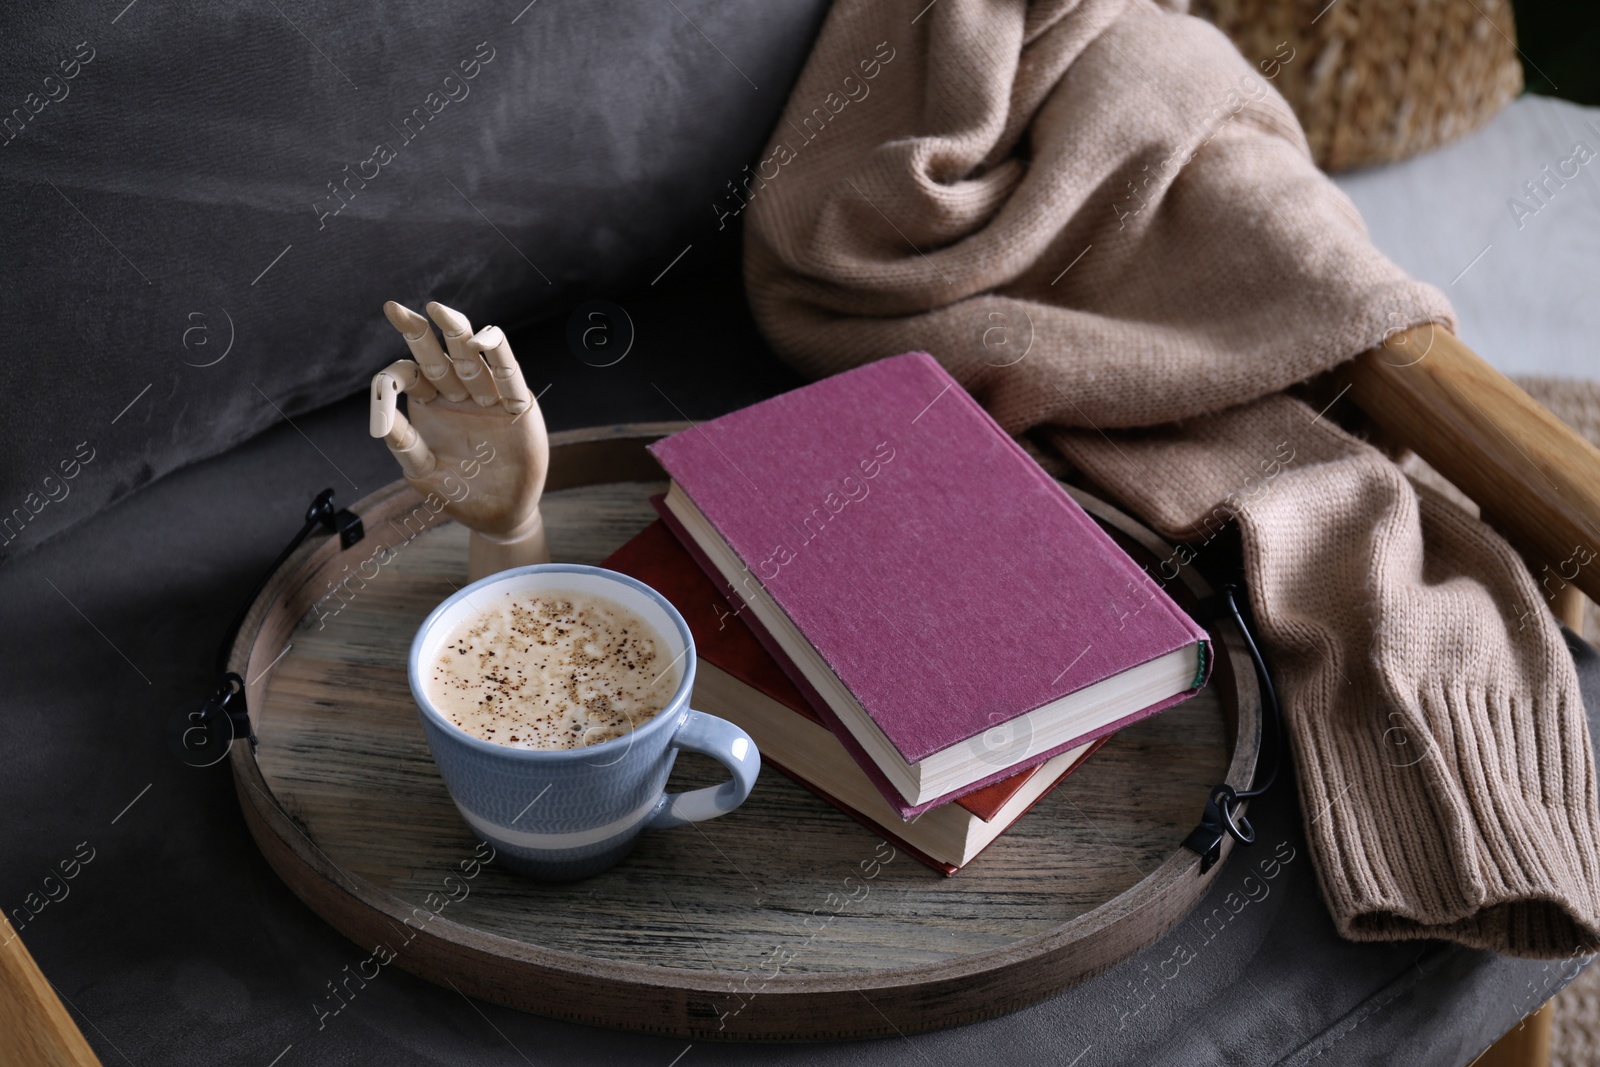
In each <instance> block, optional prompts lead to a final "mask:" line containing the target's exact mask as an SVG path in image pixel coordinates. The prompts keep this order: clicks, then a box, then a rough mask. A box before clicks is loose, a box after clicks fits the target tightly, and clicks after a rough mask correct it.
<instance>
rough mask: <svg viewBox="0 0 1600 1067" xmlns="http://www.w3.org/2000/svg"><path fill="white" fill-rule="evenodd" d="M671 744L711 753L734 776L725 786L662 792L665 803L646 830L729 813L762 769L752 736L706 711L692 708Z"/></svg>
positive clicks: (740, 802)
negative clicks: (680, 791)
mask: <svg viewBox="0 0 1600 1067" xmlns="http://www.w3.org/2000/svg"><path fill="white" fill-rule="evenodd" d="M667 743H668V744H669V745H671V746H673V747H674V748H681V749H687V750H688V751H690V752H699V753H701V754H702V755H706V756H710V757H711V758H712V759H714V760H716V761H717V762H719V763H721V764H722V765H723V766H724V767H726V768H728V770H729V771H730V772H731V773H732V774H733V778H732V780H731V781H727V782H723V783H722V784H721V785H708V786H706V787H705V788H703V789H691V790H689V791H688V792H685V793H664V794H662V797H661V800H662V806H661V807H659V808H657V809H656V813H655V814H654V815H653V816H651V818H650V821H649V823H647V824H646V826H645V828H646V829H648V830H664V829H666V828H667V827H669V826H682V825H684V824H685V823H691V822H704V821H705V820H707V819H715V818H716V817H717V816H718V815H726V814H728V812H730V811H732V810H733V809H734V808H737V807H738V806H739V805H740V804H743V803H744V802H745V800H746V798H748V797H749V796H750V790H752V789H754V788H755V784H756V775H757V774H759V773H760V772H761V753H760V752H759V751H757V750H756V743H755V742H754V741H752V740H750V735H749V734H747V733H745V732H744V731H743V730H741V729H739V728H738V727H737V726H735V725H734V724H733V723H731V722H729V721H728V720H727V719H719V718H717V717H716V716H715V715H707V714H706V713H705V712H703V711H690V712H689V714H688V715H686V716H684V719H683V722H681V723H679V724H678V729H677V732H675V733H674V734H673V735H672V740H671V741H669V742H667Z"/></svg>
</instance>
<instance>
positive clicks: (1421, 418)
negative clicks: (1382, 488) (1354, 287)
mask: <svg viewBox="0 0 1600 1067" xmlns="http://www.w3.org/2000/svg"><path fill="white" fill-rule="evenodd" d="M1345 373H1346V374H1347V376H1348V381H1349V383H1350V396H1351V399H1353V400H1354V401H1355V402H1356V403H1357V404H1358V405H1360V406H1361V408H1362V409H1363V410H1364V411H1366V413H1367V414H1368V415H1370V416H1371V417H1372V418H1373V419H1374V420H1375V421H1376V422H1377V423H1378V424H1379V425H1381V426H1382V427H1383V428H1384V429H1385V430H1386V431H1387V432H1389V433H1390V434H1392V435H1393V436H1394V437H1395V438H1396V439H1397V440H1398V441H1399V442H1400V443H1402V444H1404V445H1406V446H1407V447H1409V448H1410V449H1412V451H1414V452H1416V453H1417V455H1419V456H1421V457H1422V458H1423V459H1425V460H1427V462H1428V463H1429V464H1430V465H1431V466H1433V467H1434V469H1436V470H1437V471H1438V472H1439V473H1440V474H1442V475H1444V476H1445V477H1446V478H1448V479H1449V480H1450V481H1451V482H1453V483H1455V485H1456V486H1457V487H1458V488H1459V489H1460V490H1461V491H1462V492H1464V493H1466V494H1467V495H1468V496H1469V497H1471V498H1472V499H1473V500H1475V501H1477V503H1478V506H1479V508H1481V509H1482V512H1483V517H1484V519H1485V520H1486V521H1488V522H1489V523H1490V524H1491V525H1493V526H1494V527H1495V528H1496V529H1498V530H1499V531H1500V532H1501V533H1503V534H1504V535H1505V537H1506V539H1507V540H1508V541H1510V542H1511V543H1512V544H1513V545H1515V546H1516V547H1517V549H1518V550H1520V551H1521V552H1522V554H1523V556H1524V558H1526V559H1527V560H1528V563H1529V566H1530V567H1531V568H1532V570H1533V572H1534V578H1535V580H1536V581H1539V582H1541V584H1542V585H1543V587H1544V589H1545V592H1546V593H1547V594H1548V595H1549V596H1551V597H1554V596H1555V595H1557V594H1558V593H1559V592H1560V590H1561V589H1562V588H1563V587H1565V586H1566V585H1567V584H1569V583H1570V584H1571V585H1575V586H1577V587H1578V588H1579V589H1581V590H1583V592H1585V593H1587V594H1588V595H1589V596H1590V597H1592V598H1596V599H1600V449H1596V448H1595V446H1594V445H1593V444H1591V443H1589V441H1587V440H1586V439H1584V438H1583V437H1582V436H1580V435H1579V434H1578V433H1577V432H1576V431H1574V430H1573V429H1572V428H1571V427H1569V426H1567V425H1566V424H1565V423H1563V422H1562V421H1561V420H1560V419H1558V418H1556V417H1555V416H1554V415H1552V414H1550V412H1548V411H1546V410H1545V409H1544V408H1543V407H1540V406H1539V404H1538V403H1537V402H1536V401H1535V400H1534V399H1533V398H1532V397H1530V396H1529V395H1528V394H1527V393H1525V392H1523V391H1522V390H1521V389H1520V388H1518V386H1517V385H1516V384H1515V383H1514V382H1512V381H1511V379H1509V378H1507V377H1506V376H1505V375H1503V374H1501V373H1500V372H1499V371H1497V370H1495V369H1494V368H1493V367H1491V366H1490V365H1489V364H1488V363H1487V362H1485V361H1484V360H1483V358H1482V357H1480V356H1478V355H1477V354H1476V353H1474V352H1473V351H1472V350H1471V349H1470V348H1468V347H1467V346H1466V345H1464V344H1462V343H1461V342H1460V341H1459V340H1457V339H1456V337H1455V336H1454V335H1452V334H1451V333H1449V332H1448V331H1446V330H1445V329H1444V328H1443V327H1434V326H1422V327H1418V328H1416V329H1413V330H1408V331H1406V332H1404V333H1400V334H1396V335H1395V336H1393V337H1391V338H1389V339H1388V340H1387V341H1386V342H1385V343H1384V344H1383V345H1382V346H1381V347H1379V348H1375V349H1372V350H1371V351H1369V352H1366V353H1363V354H1362V355H1360V356H1358V357H1356V359H1355V360H1354V362H1352V363H1351V364H1349V365H1348V367H1347V369H1346V371H1345Z"/></svg>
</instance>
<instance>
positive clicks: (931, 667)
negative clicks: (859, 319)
mask: <svg viewBox="0 0 1600 1067" xmlns="http://www.w3.org/2000/svg"><path fill="white" fill-rule="evenodd" d="M651 451H652V452H653V453H654V455H655V456H656V458H657V459H658V460H659V461H660V463H661V465H662V466H663V467H664V468H665V469H666V470H667V472H668V473H669V474H670V475H671V476H672V479H673V484H672V488H671V490H670V491H669V492H668V494H667V496H666V499H665V501H664V504H663V509H662V510H663V516H664V517H666V518H668V519H669V522H670V525H672V526H673V528H674V532H675V533H678V534H679V535H680V536H681V537H682V538H683V540H684V544H685V546H686V547H688V548H690V549H691V551H692V552H693V553H694V554H695V556H696V559H697V560H698V561H700V562H701V563H702V564H703V565H705V566H707V567H708V573H710V574H713V575H716V576H717V577H718V578H719V579H720V582H719V584H720V585H724V586H725V587H726V588H728V589H731V590H732V592H733V593H734V594H735V595H736V597H737V598H738V599H739V600H740V601H742V604H743V607H742V610H741V614H742V616H743V617H744V618H745V621H746V622H747V623H748V624H749V625H750V627H751V629H752V630H753V631H755V632H756V634H757V636H758V637H760V638H761V639H762V641H763V643H764V644H765V645H766V646H767V647H768V650H769V651H771V652H772V653H773V654H774V658H775V659H776V660H777V661H778V663H779V664H780V665H781V666H782V667H783V668H784V670H785V671H786V672H787V673H788V674H789V676H790V679H791V680H792V681H793V682H794V683H795V684H796V686H797V687H798V688H799V689H800V691H801V692H802V693H804V694H805V695H806V696H807V698H808V699H810V701H811V702H812V703H813V704H814V705H816V707H817V710H819V711H820V712H821V713H822V714H823V717H824V718H826V719H828V720H829V723H828V725H829V726H830V727H832V728H833V730H834V732H835V733H836V734H838V735H839V737H840V740H841V741H843V742H844V743H845V744H846V747H847V748H849V749H850V750H851V752H852V754H853V755H855V756H856V758H857V760H858V761H859V762H861V765H862V767H863V769H865V770H866V771H867V772H868V774H869V776H870V777H872V778H873V780H874V781H875V782H876V783H877V784H878V786H879V788H880V790H882V792H883V794H884V796H885V798H886V799H887V800H889V802H890V803H891V804H892V805H893V806H894V807H895V808H896V810H898V811H899V812H900V813H901V814H902V816H906V817H909V816H911V815H915V814H917V813H920V812H922V811H926V810H928V809H930V808H932V807H935V806H937V805H939V804H942V803H945V802H947V801H949V800H951V799H954V798H956V797H959V796H963V795H965V794H967V793H970V792H972V791H974V790H976V789H977V788H979V787H981V786H984V785H988V784H991V783H993V782H996V781H999V780H1001V779H1003V778H1006V777H1009V776H1010V775H1012V774H1015V773H1016V772H1017V771H1018V770H1021V769H1024V768H1027V767H1031V766H1037V765H1038V764H1040V763H1043V762H1045V761H1046V760H1048V759H1050V758H1052V757H1054V756H1056V755H1059V754H1061V753H1063V752H1067V751H1070V750H1073V749H1076V748H1079V747H1081V746H1083V745H1085V744H1088V743H1089V742H1092V741H1094V740H1096V739H1098V738H1101V737H1104V736H1107V735H1109V734H1111V733H1114V732H1115V731H1117V730H1119V729H1121V728H1122V727H1124V726H1126V725H1128V724H1130V723H1132V722H1136V721H1138V720H1139V719H1141V718H1144V717H1145V716H1147V715H1150V714H1153V713H1155V712H1157V711H1159V710H1161V709H1163V708H1165V707H1169V706H1171V705H1172V704H1174V703H1177V702H1178V701H1180V700H1182V699H1184V698H1185V697H1187V696H1189V695H1190V694H1192V693H1193V692H1195V691H1196V690H1197V689H1199V687H1200V686H1201V685H1203V684H1204V682H1205V679H1206V677H1207V674H1208V672H1209V666H1210V657H1209V649H1208V643H1207V638H1206V635H1205V632H1204V631H1203V630H1202V629H1201V628H1200V627H1199V626H1198V625H1197V624H1196V623H1195V622H1194V621H1193V620H1191V619H1189V617H1188V616H1186V615H1185V614H1184V613H1183V612H1182V611H1181V610H1179V608H1178V607H1177V605H1175V604H1173V603H1172V601H1171V600H1170V599H1169V598H1168V597H1167V596H1166V594H1165V593H1163V592H1162V591H1161V589H1160V588H1159V587H1158V586H1157V585H1156V584H1155V582H1154V581H1153V580H1152V579H1151V578H1150V577H1149V576H1148V575H1147V574H1145V573H1144V572H1143V571H1142V570H1141V569H1140V568H1139V567H1138V566H1137V565H1136V564H1134V563H1133V561H1132V560H1130V559H1129V558H1128V557H1127V555H1126V554H1125V553H1123V551H1122V550H1121V549H1120V548H1118V547H1117V546H1116V545H1115V543H1113V542H1112V540H1111V538H1110V537H1109V536H1107V535H1106V533H1105V532H1104V531H1102V530H1101V529H1100V528H1099V526H1098V525H1096V524H1095V522H1094V521H1093V520H1092V519H1090V518H1089V516H1088V515H1086V514H1085V513H1084V512H1083V510H1082V508H1080V507H1079V506H1078V505H1077V503H1076V502H1074V501H1073V500H1072V498H1071V497H1070V496H1068V495H1067V494H1066V492H1065V491H1063V490H1062V489H1061V487H1060V486H1059V485H1057V484H1056V483H1055V481H1054V480H1053V479H1051V478H1050V476H1049V475H1048V474H1046V473H1045V472H1044V471H1043V470H1042V469H1041V468H1040V467H1039V466H1038V464H1036V463H1034V461H1033V460H1032V459H1030V458H1029V457H1028V455H1027V454H1026V453H1025V452H1023V451H1022V449H1021V448H1020V447H1019V446H1018V445H1017V444H1016V442H1014V441H1012V440H1011V438H1010V437H1009V436H1007V435H1006V433H1005V432H1004V431H1003V430H1001V429H1000V427H999V426H998V425H997V424H995V422H994V421H993V420H992V419H990V418H989V416H988V415H987V414H986V413H985V412H984V411H983V409H982V408H981V407H979V406H978V404H977V402H976V401H974V400H973V399H972V398H971V397H970V396H969V395H968V394H967V393H966V391H965V390H963V389H962V388H961V386H960V385H958V384H957V383H956V382H955V381H954V379H952V378H951V377H950V376H949V375H948V374H946V373H945V371H944V370H943V368H941V367H940V366H939V365H938V363H937V362H935V361H934V360H933V358H932V357H930V356H928V355H926V354H924V353H910V354H907V355H903V356H896V357H893V358H891V359H885V360H881V361H879V362H877V363H872V364H868V365H867V366H864V367H859V368H856V369H855V370H852V371H848V372H846V373H844V374H839V375H836V376H834V377H832V378H827V379H824V380H822V381H819V382H815V383H812V384H811V385H807V386H804V387H802V388H800V389H796V390H794V391H792V392H789V393H786V394H784V395H782V396H778V397H774V398H773V399H771V400H767V401H763V402H762V403H759V404H755V405H753V406H751V407H748V408H744V409H742V410H740V411H736V412H733V413H732V414H729V415H725V416H723V417H721V418H719V419H714V420H712V421H710V422H707V423H703V424H701V425H699V426H697V427H694V428H693V429H690V430H687V431H684V432H682V433H678V434H674V435H673V436H671V437H669V438H666V439H665V440H662V441H659V442H657V443H656V444H654V445H653V446H651Z"/></svg>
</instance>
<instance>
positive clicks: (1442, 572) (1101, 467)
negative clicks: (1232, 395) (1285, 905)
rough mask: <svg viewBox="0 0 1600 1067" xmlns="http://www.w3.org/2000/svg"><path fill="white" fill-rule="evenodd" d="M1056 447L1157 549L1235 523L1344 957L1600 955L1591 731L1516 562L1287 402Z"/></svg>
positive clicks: (1491, 539)
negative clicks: (1419, 951) (1410, 951)
mask: <svg viewBox="0 0 1600 1067" xmlns="http://www.w3.org/2000/svg"><path fill="white" fill-rule="evenodd" d="M1052 437H1053V440H1055V442H1056V443H1057V445H1058V447H1061V448H1062V449H1063V451H1064V452H1065V453H1066V455H1067V456H1068V458H1069V459H1070V460H1071V461H1072V462H1073V463H1074V464H1076V465H1077V466H1078V467H1079V468H1080V469H1082V470H1083V471H1084V472H1085V473H1086V474H1087V475H1088V476H1089V477H1090V478H1092V479H1094V480H1095V481H1097V482H1099V483H1100V484H1101V485H1103V486H1105V487H1107V488H1108V489H1109V490H1111V491H1112V492H1113V493H1114V494H1116V495H1119V496H1120V497H1121V498H1122V499H1123V500H1124V502H1125V503H1127V504H1128V505H1129V507H1130V508H1132V509H1133V510H1134V511H1135V512H1136V513H1139V514H1141V515H1142V516H1143V517H1144V518H1146V520H1147V521H1150V522H1152V523H1153V524H1155V525H1156V526H1157V527H1158V528H1159V529H1161V530H1162V532H1163V533H1165V534H1167V535H1168V536H1174V537H1179V538H1184V539H1188V540H1190V541H1191V542H1199V543H1201V544H1202V545H1203V544H1204V543H1205V542H1206V541H1207V539H1208V538H1209V537H1210V536H1214V529H1215V527H1216V526H1217V524H1218V522H1219V517H1220V518H1221V519H1226V518H1227V517H1228V516H1234V517H1236V518H1237V520H1238V522H1239V526H1240V528H1241V532H1242V540H1243V543H1244V548H1245V568H1246V572H1247V575H1248V577H1249V581H1250V589H1251V600H1252V605H1253V607H1254V609H1255V615H1256V620H1257V623H1258V625H1259V627H1260V630H1261V633H1262V637H1263V638H1264V640H1265V642H1266V645H1267V650H1268V656H1269V661H1270V663H1271V666H1272V668H1273V671H1274V674H1275V676H1276V680H1277V682H1278V689H1279V692H1280V694H1282V697H1283V702H1284V710H1285V714H1286V717H1287V722H1288V728H1289V734H1290V738H1291V742H1292V747H1293V750H1294V756H1295V762H1296V767H1297V769H1298V778H1299V783H1300V794H1301V802H1302V807H1303V809H1304V814H1305V821H1306V833H1307V837H1308V839H1309V841H1310V844H1311V851H1312V855H1313V858H1314V860H1315V863H1316V868H1317V873H1318V878H1319V880H1320V883H1321V885H1322V890H1323V895H1324V897H1325V899H1326V902H1327V904H1328V908H1329V911H1330V912H1331V913H1332V915H1333V918H1334V921H1335V922H1336V924H1337V925H1338V928H1339V930H1340V932H1341V933H1342V934H1343V935H1344V936H1346V937H1349V938H1352V939H1355V940H1399V939H1406V938H1418V937H1438V938H1446V939H1449V940H1453V941H1458V942H1461V943H1463V944H1467V945H1472V946H1474V947H1480V948H1487V949H1492V950H1494V951H1497V952H1503V953H1508V954H1512V955H1522V956H1537V957H1547V958H1559V957H1568V956H1573V955H1579V954H1587V953H1591V952H1594V951H1595V950H1596V949H1600V814H1597V805H1596V796H1597V794H1596V779H1595V771H1594V760H1593V755H1592V750H1591V747H1590V738H1589V729H1588V721H1587V718H1586V717H1585V715H1584V709H1583V705H1582V699H1581V696H1580V694H1579V692H1578V684H1577V676H1576V673H1575V670H1574V668H1573V665H1572V661H1571V658H1570V656H1569V655H1568V653H1567V650H1566V648H1565V645H1564V644H1563V642H1562V640H1561V637H1560V633H1559V631H1558V629H1557V627H1556V625H1555V622H1554V619H1553V618H1552V617H1551V614H1550V612H1549V610H1548V609H1547V607H1546V606H1545V602H1544V600H1543V598H1542V597H1541V596H1540V594H1539V591H1538V589H1537V587H1536V586H1535V584H1534V582H1533V580H1532V579H1531V577H1530V576H1529V575H1528V572H1527V570H1526V568H1525V567H1524V566H1523V564H1522V562H1521V560H1520V559H1519V558H1518V557H1517V556H1516V554H1515V553H1514V552H1513V551H1512V549H1511V548H1510V546H1509V545H1507V544H1506V543H1505V541H1504V540H1502V539H1501V538H1500V537H1499V536H1498V535H1497V534H1495V533H1494V532H1493V531H1492V530H1490V529H1489V528H1488V527H1487V526H1485V525H1483V524H1482V523H1481V522H1479V521H1478V520H1476V519H1474V518H1472V517H1471V516H1468V515H1466V514H1465V513H1463V512H1462V511H1461V510H1460V509H1459V508H1458V507H1456V506H1455V505H1454V504H1451V503H1450V502H1449V501H1448V500H1446V499H1445V498H1444V497H1443V496H1441V495H1439V494H1437V493H1435V492H1433V491H1431V490H1426V489H1421V490H1419V489H1417V488H1414V487H1413V486H1412V485H1411V483H1410V482H1408V481H1407V480H1406V479H1405V477H1404V476H1403V475H1401V474H1400V472H1399V471H1398V469H1397V468H1395V467H1394V465H1393V464H1391V463H1390V462H1389V461H1388V460H1386V459H1385V458H1384V457H1383V456H1381V455H1379V454H1378V453H1377V452H1376V451H1375V450H1373V449H1371V448H1370V447H1368V446H1366V445H1364V444H1363V443H1361V442H1359V441H1357V440H1355V439H1354V438H1351V437H1349V436H1348V435H1346V434H1344V433H1343V432H1342V431H1339V430H1338V429H1336V428H1334V427H1332V426H1329V425H1328V423H1327V421H1326V420H1318V419H1316V418H1315V413H1313V412H1311V411H1310V409H1308V408H1306V407H1305V406H1304V405H1302V404H1299V403H1298V402H1295V401H1291V400H1287V399H1285V398H1282V397H1275V398H1270V399H1268V400H1265V401H1262V402H1259V403H1257V404H1252V405H1248V406H1246V407H1243V408H1240V409H1236V410H1234V411H1230V412H1226V413H1223V414H1222V415H1221V416H1218V417H1215V418H1211V419H1207V420H1203V421H1197V422H1196V423H1195V424H1193V425H1186V426H1182V427H1173V428H1168V429H1164V430H1162V431H1160V432H1158V433H1157V434H1154V435H1149V436H1143V435H1118V436H1117V438H1116V440H1114V441H1113V440H1111V439H1108V438H1106V439H1097V438H1099V435H1094V434H1086V433H1082V432H1072V431H1066V432H1062V433H1059V434H1054V435H1052ZM1130 465H1131V466H1133V467H1137V468H1138V469H1140V470H1142V471H1144V472H1145V473H1144V475H1143V476H1142V477H1140V478H1138V479H1128V478H1127V477H1126V474H1125V472H1126V471H1127V470H1129V469H1130ZM1119 490H1120V492H1119ZM1200 551H1201V553H1202V554H1203V552H1204V549H1203V548H1202V549H1201V550H1200Z"/></svg>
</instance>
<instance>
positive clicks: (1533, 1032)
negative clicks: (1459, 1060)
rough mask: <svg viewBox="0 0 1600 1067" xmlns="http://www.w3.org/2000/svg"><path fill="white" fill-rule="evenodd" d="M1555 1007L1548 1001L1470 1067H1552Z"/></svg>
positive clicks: (1508, 1032) (1509, 1031)
mask: <svg viewBox="0 0 1600 1067" xmlns="http://www.w3.org/2000/svg"><path fill="white" fill-rule="evenodd" d="M1554 1019H1555V1007H1554V1006H1553V1005H1552V1004H1551V1003H1550V1002H1549V1001H1546V1002H1545V1003H1544V1006H1543V1007H1541V1008H1540V1009H1539V1010H1538V1011H1535V1012H1533V1013H1531V1014H1530V1015H1529V1016H1528V1017H1527V1018H1525V1019H1523V1020H1522V1021H1521V1022H1519V1023H1518V1024H1517V1025H1516V1026H1514V1027H1512V1028H1511V1029H1510V1030H1508V1031H1506V1034H1505V1036H1504V1037H1502V1038H1501V1039H1500V1040H1499V1041H1496V1042H1495V1043H1494V1044H1493V1045H1490V1046H1489V1047H1488V1048H1487V1049H1485V1050H1484V1053H1483V1055H1481V1056H1479V1057H1478V1058H1477V1059H1475V1060H1473V1061H1472V1065H1471V1067H1550V1045H1551V1041H1550V1038H1551V1023H1552V1021H1553V1020H1554Z"/></svg>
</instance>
